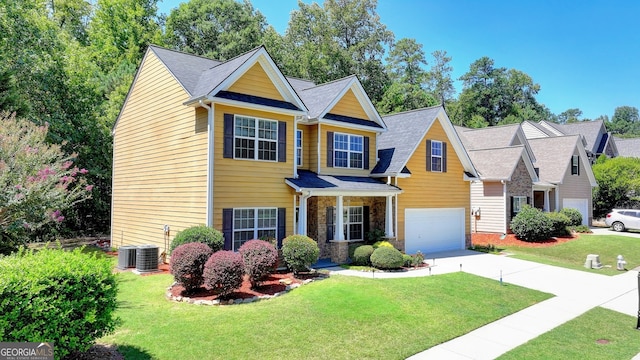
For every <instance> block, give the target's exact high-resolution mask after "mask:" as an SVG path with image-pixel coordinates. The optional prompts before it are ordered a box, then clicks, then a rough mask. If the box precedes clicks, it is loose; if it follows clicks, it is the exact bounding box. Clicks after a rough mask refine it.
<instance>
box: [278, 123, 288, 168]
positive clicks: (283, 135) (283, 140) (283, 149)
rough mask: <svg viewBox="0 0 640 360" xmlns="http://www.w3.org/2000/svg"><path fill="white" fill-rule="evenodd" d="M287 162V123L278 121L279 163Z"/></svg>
mask: <svg viewBox="0 0 640 360" xmlns="http://www.w3.org/2000/svg"><path fill="white" fill-rule="evenodd" d="M286 161H287V123H286V122H284V121H278V162H286Z"/></svg>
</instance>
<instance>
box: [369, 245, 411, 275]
mask: <svg viewBox="0 0 640 360" xmlns="http://www.w3.org/2000/svg"><path fill="white" fill-rule="evenodd" d="M403 264H404V259H403V258H402V253H401V252H400V250H398V249H396V248H393V247H387V246H381V247H379V248H377V249H375V250H374V251H373V254H371V265H373V267H376V268H378V269H397V268H401V267H402V265H403Z"/></svg>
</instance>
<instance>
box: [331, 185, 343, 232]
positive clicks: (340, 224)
mask: <svg viewBox="0 0 640 360" xmlns="http://www.w3.org/2000/svg"><path fill="white" fill-rule="evenodd" d="M343 211H344V209H343V207H342V195H338V196H337V197H336V228H335V229H334V233H333V240H335V241H343V240H344V219H343V218H342V216H343V215H342V213H343Z"/></svg>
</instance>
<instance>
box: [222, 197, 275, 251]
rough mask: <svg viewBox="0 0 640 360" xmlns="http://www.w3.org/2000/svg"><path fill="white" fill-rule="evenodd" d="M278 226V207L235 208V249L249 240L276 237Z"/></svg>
mask: <svg viewBox="0 0 640 360" xmlns="http://www.w3.org/2000/svg"><path fill="white" fill-rule="evenodd" d="M277 227H278V211H277V209H276V208H255V209H235V210H234V214H233V250H235V251H237V250H238V249H239V248H240V246H242V244H244V243H245V242H247V241H249V240H253V239H260V238H267V237H270V238H275V237H276V232H277Z"/></svg>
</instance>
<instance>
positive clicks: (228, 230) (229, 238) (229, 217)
mask: <svg viewBox="0 0 640 360" xmlns="http://www.w3.org/2000/svg"><path fill="white" fill-rule="evenodd" d="M222 235H224V249H225V250H231V249H232V248H233V209H222Z"/></svg>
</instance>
